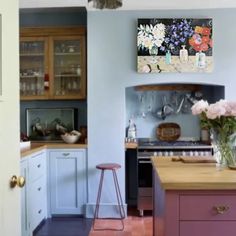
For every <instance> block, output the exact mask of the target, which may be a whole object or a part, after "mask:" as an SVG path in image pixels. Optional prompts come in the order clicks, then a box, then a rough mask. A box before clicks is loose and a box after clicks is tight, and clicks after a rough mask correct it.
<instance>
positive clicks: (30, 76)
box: [20, 75, 44, 79]
mask: <svg viewBox="0 0 236 236" xmlns="http://www.w3.org/2000/svg"><path fill="white" fill-rule="evenodd" d="M20 78H21V79H27V78H44V76H43V75H21V76H20Z"/></svg>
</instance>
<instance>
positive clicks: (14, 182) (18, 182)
mask: <svg viewBox="0 0 236 236" xmlns="http://www.w3.org/2000/svg"><path fill="white" fill-rule="evenodd" d="M16 186H18V187H20V188H23V187H24V186H25V178H24V177H23V176H19V177H18V178H17V176H16V175H13V176H12V177H11V180H10V187H11V188H15V187H16Z"/></svg>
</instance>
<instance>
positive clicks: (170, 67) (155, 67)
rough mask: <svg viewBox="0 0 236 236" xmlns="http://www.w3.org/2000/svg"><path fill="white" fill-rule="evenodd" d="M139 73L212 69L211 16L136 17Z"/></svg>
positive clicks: (207, 70)
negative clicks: (196, 17)
mask: <svg viewBox="0 0 236 236" xmlns="http://www.w3.org/2000/svg"><path fill="white" fill-rule="evenodd" d="M137 51H138V72H139V73H163V72H178V73H182V72H212V70H213V56H212V51H213V32H212V19H193V18H174V19H167V18H163V19H138V32H137Z"/></svg>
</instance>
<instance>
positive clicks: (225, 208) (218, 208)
mask: <svg viewBox="0 0 236 236" xmlns="http://www.w3.org/2000/svg"><path fill="white" fill-rule="evenodd" d="M213 209H214V210H215V211H216V213H217V214H221V215H222V214H224V213H225V212H226V211H228V210H229V207H228V206H224V205H221V206H214V207H213Z"/></svg>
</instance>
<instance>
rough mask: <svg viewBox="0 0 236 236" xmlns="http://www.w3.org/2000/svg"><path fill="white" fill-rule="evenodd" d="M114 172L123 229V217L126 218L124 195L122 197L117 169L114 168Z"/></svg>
mask: <svg viewBox="0 0 236 236" xmlns="http://www.w3.org/2000/svg"><path fill="white" fill-rule="evenodd" d="M112 173H113V179H114V184H115V189H116V197H117V201H118V207H119V212H120V217H121V222H122V229H121V230H123V229H124V221H123V219H124V218H125V210H124V205H123V201H122V197H121V193H120V187H119V182H118V178H117V174H116V171H115V170H112Z"/></svg>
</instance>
